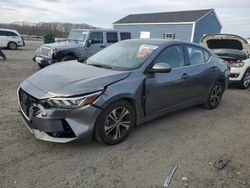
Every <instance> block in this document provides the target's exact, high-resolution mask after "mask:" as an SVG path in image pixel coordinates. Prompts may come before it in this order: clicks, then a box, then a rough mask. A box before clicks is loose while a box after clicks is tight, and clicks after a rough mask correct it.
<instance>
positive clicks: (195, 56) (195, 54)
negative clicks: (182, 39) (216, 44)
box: [187, 46, 205, 65]
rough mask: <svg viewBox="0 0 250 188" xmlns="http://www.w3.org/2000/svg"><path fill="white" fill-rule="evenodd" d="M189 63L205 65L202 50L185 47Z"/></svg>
mask: <svg viewBox="0 0 250 188" xmlns="http://www.w3.org/2000/svg"><path fill="white" fill-rule="evenodd" d="M187 51H188V56H189V61H190V64H191V65H197V64H201V63H205V58H204V54H203V49H202V48H199V47H195V46H187Z"/></svg>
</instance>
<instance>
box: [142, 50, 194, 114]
mask: <svg viewBox="0 0 250 188" xmlns="http://www.w3.org/2000/svg"><path fill="white" fill-rule="evenodd" d="M185 59H186V58H185V55H184V50H183V46H182V45H172V46H169V47H167V48H165V49H164V50H163V51H162V52H161V53H160V54H159V55H158V57H157V58H156V59H155V60H154V62H153V63H154V64H155V63H167V64H169V65H170V66H171V67H172V71H171V72H169V73H149V74H147V75H146V76H147V78H146V81H145V83H146V84H145V85H146V86H145V90H146V91H145V92H146V115H147V116H150V115H153V114H155V113H158V112H164V111H166V110H171V109H175V108H178V107H181V106H183V105H186V104H187V103H188V100H189V92H191V88H190V87H189V86H190V83H189V79H188V77H187V75H186V62H185Z"/></svg>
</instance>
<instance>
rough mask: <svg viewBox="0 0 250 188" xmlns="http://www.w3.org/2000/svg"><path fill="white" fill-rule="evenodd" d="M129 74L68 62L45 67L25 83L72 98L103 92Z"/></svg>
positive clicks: (127, 72) (56, 94) (55, 94)
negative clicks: (106, 87)
mask: <svg viewBox="0 0 250 188" xmlns="http://www.w3.org/2000/svg"><path fill="white" fill-rule="evenodd" d="M129 74H130V72H129V71H114V70H110V69H104V68H98V67H93V66H90V65H86V64H81V63H79V62H77V61H68V62H65V63H59V64H55V65H51V66H49V67H46V68H44V69H42V70H40V71H38V72H37V73H35V74H33V75H32V76H30V77H29V78H28V79H27V81H28V82H29V83H30V84H32V85H33V86H35V87H36V88H39V89H40V90H42V91H44V92H46V93H49V94H52V95H54V96H74V95H81V94H88V93H92V92H95V91H100V90H103V89H104V88H105V86H107V85H110V84H112V83H114V82H117V81H120V80H122V79H125V78H126V77H127V76H128V75H129Z"/></svg>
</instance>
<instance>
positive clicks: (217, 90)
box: [203, 82, 224, 109]
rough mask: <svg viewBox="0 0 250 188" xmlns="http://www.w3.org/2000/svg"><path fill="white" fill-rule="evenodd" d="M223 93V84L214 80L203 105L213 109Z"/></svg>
mask: <svg viewBox="0 0 250 188" xmlns="http://www.w3.org/2000/svg"><path fill="white" fill-rule="evenodd" d="M223 93H224V85H223V84H222V83H221V82H216V83H215V84H214V85H213V87H212V89H211V90H210V92H209V95H208V98H207V100H206V102H205V103H204V104H203V106H204V107H205V108H207V109H215V108H217V106H219V104H220V101H221V99H222V95H223Z"/></svg>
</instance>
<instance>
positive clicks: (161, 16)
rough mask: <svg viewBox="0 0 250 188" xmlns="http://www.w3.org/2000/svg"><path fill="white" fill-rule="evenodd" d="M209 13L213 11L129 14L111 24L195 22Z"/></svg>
mask: <svg viewBox="0 0 250 188" xmlns="http://www.w3.org/2000/svg"><path fill="white" fill-rule="evenodd" d="M211 11H214V9H205V10H189V11H178V12H160V13H147V14H130V15H128V16H126V17H124V18H122V19H120V20H118V21H116V22H114V23H113V24H114V25H115V24H126V23H176V22H195V21H197V20H199V19H200V18H201V17H203V16H205V15H206V14H208V13H209V12H211ZM218 21H219V20H218Z"/></svg>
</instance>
